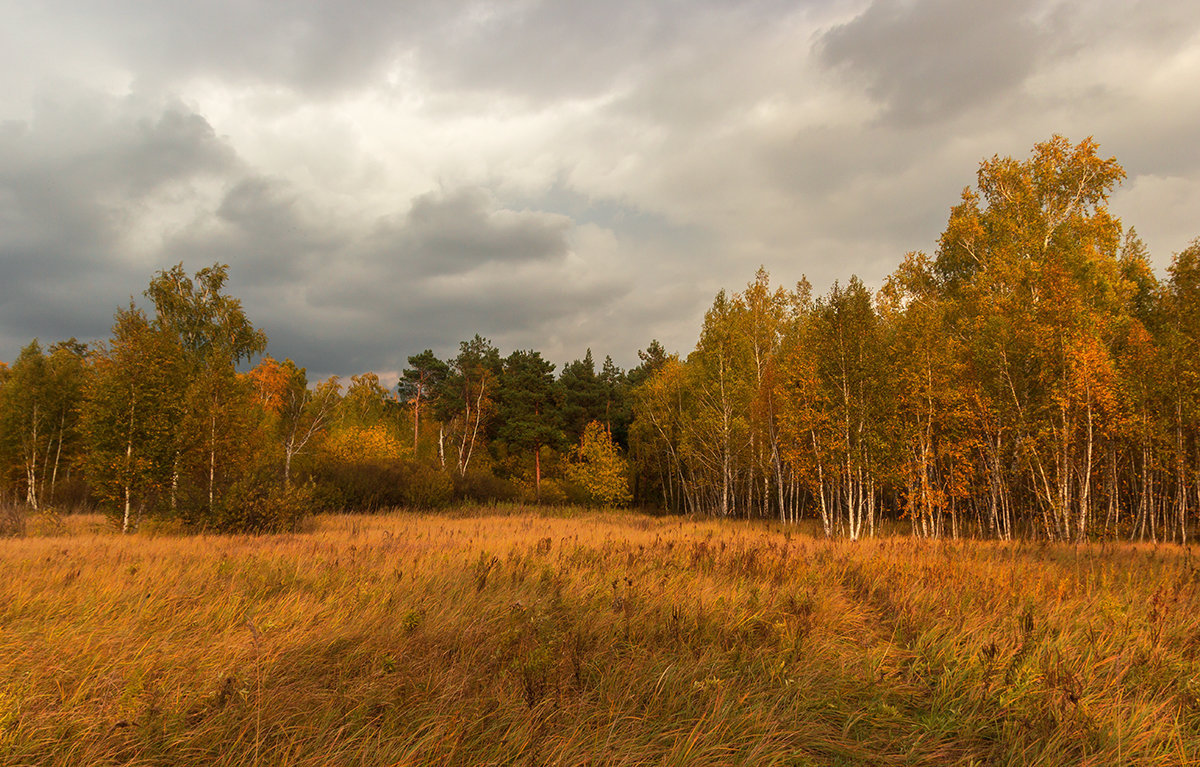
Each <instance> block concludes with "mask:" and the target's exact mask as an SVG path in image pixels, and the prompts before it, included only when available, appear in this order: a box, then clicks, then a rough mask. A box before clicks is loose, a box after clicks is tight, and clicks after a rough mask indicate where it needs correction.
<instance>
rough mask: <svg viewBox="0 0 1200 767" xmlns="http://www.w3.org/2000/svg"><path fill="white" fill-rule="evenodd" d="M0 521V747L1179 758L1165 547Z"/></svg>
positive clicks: (510, 525) (1172, 590) (1191, 650)
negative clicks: (191, 528)
mask: <svg viewBox="0 0 1200 767" xmlns="http://www.w3.org/2000/svg"><path fill="white" fill-rule="evenodd" d="M59 525H60V526H59V527H58V528H53V529H51V528H47V529H40V530H34V529H32V524H31V529H30V531H29V534H28V536H27V537H24V538H16V539H9V540H3V541H0V762H3V763H5V764H106V763H108V764H115V763H121V764H164V765H165V764H188V763H192V764H255V763H261V764H306V765H318V764H379V765H384V764H462V765H475V764H587V763H591V764H645V763H652V764H678V765H684V764H730V763H741V764H956V763H957V764H972V763H975V764H996V763H1001V764H1004V763H1011V764H1097V765H1101V764H1117V763H1138V764H1156V763H1157V764H1181V763H1189V762H1192V761H1195V760H1196V759H1197V758H1200V748H1198V747H1197V744H1198V743H1200V734H1198V727H1200V699H1198V698H1200V676H1197V670H1198V667H1197V663H1196V658H1197V653H1198V651H1200V609H1198V608H1200V597H1198V596H1197V581H1198V580H1200V575H1197V573H1196V571H1195V570H1194V569H1193V567H1192V565H1193V563H1192V561H1191V558H1190V556H1189V555H1188V553H1187V552H1186V551H1184V550H1182V549H1178V548H1168V547H1159V548H1157V549H1155V548H1152V547H1149V546H1118V547H1107V548H1102V547H1100V546H1094V547H1088V548H1083V547H1081V548H1078V549H1076V548H1072V547H1052V546H1036V545H1016V546H1009V545H1006V544H1000V543H991V542H985V543H979V542H972V543H965V542H962V543H953V542H922V541H916V540H911V539H907V538H887V539H883V540H875V541H860V542H858V543H855V544H852V543H847V542H826V541H824V540H819V539H815V538H811V537H808V536H806V535H799V534H796V533H794V532H792V533H789V532H787V531H785V530H783V529H782V528H779V527H778V526H767V525H746V524H738V523H728V522H718V521H694V520H683V519H679V518H652V517H645V516H639V515H632V514H616V513H585V512H578V511H577V512H572V513H568V514H565V515H557V516H542V515H539V514H538V513H536V512H535V511H533V510H528V509H519V508H518V509H514V508H508V509H501V510H499V511H497V512H493V510H487V511H482V510H481V511H479V512H477V513H465V512H462V513H458V514H456V515H454V516H445V515H443V516H437V515H416V514H405V513H397V514H389V515H381V516H373V517H365V516H345V517H321V518H318V519H317V520H316V521H315V522H314V524H313V526H312V529H311V531H309V532H306V533H303V534H296V535H284V536H274V537H239V536H220V537H218V536H178V535H167V534H158V535H152V534H148V533H142V534H139V535H136V536H129V537H122V536H120V535H116V534H114V533H113V532H111V531H110V528H109V527H108V526H107V525H106V524H105V523H104V521H103V520H102V519H101V518H98V517H67V518H64V521H62V522H61V523H59Z"/></svg>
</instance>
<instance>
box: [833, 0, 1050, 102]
mask: <svg viewBox="0 0 1200 767" xmlns="http://www.w3.org/2000/svg"><path fill="white" fill-rule="evenodd" d="M1032 8H1033V2H1031V0H1021V1H1020V2H1001V3H997V2H991V0H969V1H964V0H920V1H918V2H913V3H896V2H888V1H886V0H875V1H874V2H872V4H871V5H870V6H869V7H868V8H867V10H866V11H864V12H863V13H862V14H861V15H860V16H858V17H856V18H855V19H853V20H852V21H850V22H847V23H845V24H842V25H839V26H836V27H834V28H833V29H831V30H829V31H828V32H827V33H826V34H825V35H824V37H823V38H822V39H821V41H820V45H819V51H820V54H821V56H822V58H823V59H824V60H825V61H826V62H827V63H829V64H830V65H833V66H835V67H844V68H845V69H847V70H849V71H850V72H851V73H852V74H854V75H857V76H860V77H862V78H864V79H865V81H866V84H867V85H866V87H867V91H868V92H869V93H871V94H872V95H873V96H874V97H875V98H876V99H878V100H879V101H880V102H881V103H882V104H883V105H884V106H885V107H886V109H887V113H888V115H889V116H890V117H891V118H893V119H895V120H896V121H898V122H901V123H920V122H928V121H933V120H945V119H949V118H953V117H955V116H956V115H958V114H959V113H961V112H962V111H964V110H966V109H969V108H971V107H972V106H974V105H976V104H980V103H986V102H987V101H989V100H991V99H995V98H997V97H998V96H1002V95H1004V94H1006V93H1007V92H1009V91H1011V90H1012V89H1013V88H1014V87H1016V86H1018V85H1019V84H1020V83H1021V82H1023V81H1024V80H1025V78H1027V77H1028V76H1029V75H1030V74H1031V73H1033V72H1035V71H1036V70H1037V68H1038V66H1039V64H1040V63H1041V62H1042V61H1043V60H1044V57H1045V55H1046V49H1047V48H1048V47H1050V46H1051V45H1052V43H1053V42H1054V40H1055V39H1056V36H1055V30H1054V29H1052V28H1047V27H1046V26H1044V25H1042V24H1039V23H1038V22H1037V20H1035V19H1033V18H1031V17H1030V12H1031V10H1032Z"/></svg>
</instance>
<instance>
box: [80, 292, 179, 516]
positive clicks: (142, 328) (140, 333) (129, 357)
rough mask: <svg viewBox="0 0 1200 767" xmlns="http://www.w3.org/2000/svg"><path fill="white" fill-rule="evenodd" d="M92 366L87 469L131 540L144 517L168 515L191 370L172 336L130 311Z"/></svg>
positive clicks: (119, 317)
mask: <svg viewBox="0 0 1200 767" xmlns="http://www.w3.org/2000/svg"><path fill="white" fill-rule="evenodd" d="M94 366H95V371H94V374H93V375H92V377H91V379H90V381H89V383H88V386H87V390H86V393H85V397H84V407H83V419H82V431H83V434H84V440H85V443H86V445H87V457H86V462H85V469H86V473H87V477H88V481H89V483H90V484H91V486H92V489H93V492H94V493H95V494H96V495H97V496H98V498H99V499H100V500H101V502H102V503H103V504H105V505H107V506H108V507H109V508H110V509H113V510H114V511H115V512H116V513H117V514H118V515H119V518H120V520H121V529H122V530H123V531H124V532H129V531H130V530H132V529H134V528H135V527H136V526H137V523H138V521H139V519H140V518H141V516H142V515H143V514H145V513H147V512H156V511H161V510H162V509H163V503H162V501H163V498H164V496H166V495H167V494H168V492H169V491H170V489H171V487H172V485H173V480H174V475H175V468H176V466H177V455H178V445H179V442H178V435H177V430H178V428H179V425H180V422H181V419H182V417H183V414H184V412H185V410H186V408H187V403H186V400H185V396H186V395H185V392H184V386H183V381H184V376H185V374H186V371H187V363H186V361H185V358H184V353H183V350H182V349H181V348H180V345H179V343H178V339H177V338H176V337H175V336H174V334H172V333H169V332H168V331H166V330H163V329H161V328H159V327H156V326H155V325H154V324H153V323H151V322H150V321H149V320H147V318H146V315H145V314H144V313H143V312H142V311H141V310H139V309H137V308H136V307H134V306H133V305H132V304H131V305H130V307H129V308H128V309H121V310H118V311H117V314H116V318H115V321H114V324H113V330H112V339H111V340H110V341H109V342H108V343H107V344H104V345H103V346H101V347H100V348H99V349H98V350H97V352H96V354H95V356H94Z"/></svg>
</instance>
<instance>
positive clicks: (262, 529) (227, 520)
mask: <svg viewBox="0 0 1200 767" xmlns="http://www.w3.org/2000/svg"><path fill="white" fill-rule="evenodd" d="M312 509H313V486H312V485H311V484H303V485H292V486H291V487H289V488H287V489H283V488H281V487H279V486H278V485H277V484H275V483H273V482H270V481H261V480H260V481H253V480H250V481H243V482H239V483H237V484H235V485H234V486H233V487H231V488H230V489H229V491H228V492H227V493H225V500H224V502H223V503H222V504H221V506H220V508H218V509H216V510H215V512H216V518H215V519H214V520H212V522H213V524H214V526H215V527H216V528H217V529H218V530H220V531H222V532H228V533H285V532H296V531H297V530H298V529H300V526H301V525H302V524H303V522H304V521H305V519H307V518H308V516H309V514H310V513H311V512H312Z"/></svg>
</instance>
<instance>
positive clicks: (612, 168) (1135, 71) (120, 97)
mask: <svg viewBox="0 0 1200 767" xmlns="http://www.w3.org/2000/svg"><path fill="white" fill-rule="evenodd" d="M0 29H4V30H5V32H4V33H3V41H4V44H3V45H0V359H3V360H12V358H13V357H15V355H16V353H17V351H18V350H19V349H20V347H21V346H23V345H24V344H25V343H27V342H28V341H29V340H30V339H31V338H33V337H38V338H40V339H41V340H42V341H43V342H52V341H54V340H58V339H60V338H65V337H68V336H77V337H80V338H82V339H92V338H99V337H104V336H106V335H107V333H108V329H109V326H110V325H111V321H112V314H113V311H114V310H115V309H116V308H117V306H119V305H122V304H127V303H128V301H129V300H130V297H131V296H133V297H135V298H139V299H140V294H141V291H142V290H143V289H144V288H145V286H146V284H147V282H148V281H149V279H150V278H151V277H152V276H153V274H154V273H155V272H156V271H157V270H159V269H162V268H165V267H168V266H171V265H173V264H176V263H179V262H183V263H184V265H185V266H186V267H187V269H188V270H189V271H195V270H197V269H199V268H201V267H202V266H206V265H210V264H212V263H214V262H218V261H219V262H224V263H228V264H230V265H231V275H232V278H231V284H230V292H231V293H233V294H234V295H236V296H238V297H240V298H241V299H242V300H243V302H244V304H245V306H246V309H247V311H248V313H249V315H250V318H251V320H252V321H254V322H255V323H256V324H257V325H259V326H260V327H262V328H263V329H264V330H266V332H267V334H268V336H269V337H270V339H271V345H270V351H271V352H272V353H273V354H274V355H275V356H277V357H284V356H287V357H292V358H293V359H295V360H296V361H297V362H298V363H299V364H301V365H306V366H307V367H308V369H309V371H310V373H313V374H326V373H330V372H336V373H340V374H343V375H348V374H351V373H356V372H361V371H364V370H375V371H379V372H380V373H382V374H384V375H385V376H387V374H388V373H389V372H392V373H394V371H396V370H398V369H399V368H400V367H402V366H403V364H404V358H405V357H407V356H408V355H410V354H414V353H416V352H419V351H420V350H422V349H424V348H426V347H431V348H433V349H434V350H435V351H437V352H438V353H439V354H442V355H443V356H446V355H449V354H450V353H452V351H453V349H454V348H455V347H456V345H457V342H458V341H459V340H461V339H463V338H467V337H470V336H471V335H473V334H475V333H481V334H483V335H485V336H488V337H490V338H491V339H492V340H493V341H494V342H495V343H496V344H497V345H498V346H500V347H501V349H502V351H504V352H506V353H507V351H509V350H511V349H513V348H536V349H539V350H541V351H542V352H543V353H544V354H545V355H546V356H547V357H548V358H549V359H551V360H552V361H555V362H558V363H560V364H561V363H562V362H564V361H567V360H570V359H573V358H576V357H580V356H582V354H583V352H584V349H585V348H587V347H589V346H590V347H591V348H592V349H593V350H594V351H595V353H596V354H597V356H598V357H599V358H602V357H603V355H604V354H611V355H612V356H613V357H614V359H615V360H616V361H617V362H618V363H619V364H621V365H624V366H628V365H630V364H633V363H634V362H636V350H637V349H639V348H644V347H645V346H646V344H647V343H648V342H649V341H650V339H651V338H655V337H657V338H659V339H661V340H662V341H663V342H664V344H665V345H666V346H667V347H668V348H669V349H672V350H678V351H683V352H686V351H688V350H690V349H691V347H692V346H693V344H694V343H695V338H696V335H697V332H698V329H699V323H700V320H701V317H702V316H703V312H704V310H705V308H707V306H708V305H709V304H710V303H711V300H712V297H713V295H714V294H715V292H716V291H717V290H718V289H719V288H721V287H728V288H733V289H737V288H739V287H741V286H744V285H745V283H746V282H747V281H749V280H750V279H751V278H752V276H753V274H754V270H755V269H756V268H757V267H758V266H759V265H760V264H761V265H764V266H766V268H767V269H768V270H769V271H770V272H771V274H772V277H773V278H774V279H775V281H776V282H779V283H782V284H791V283H794V281H795V280H797V279H798V278H799V277H800V276H801V275H802V274H807V275H808V277H809V278H810V279H811V281H812V282H813V284H814V286H815V287H816V288H817V289H818V290H819V291H823V290H825V289H826V288H827V287H828V286H829V284H830V283H831V282H832V281H833V280H834V279H839V278H840V279H843V280H844V279H845V278H846V277H847V276H849V275H850V274H858V275H860V276H861V277H862V278H863V279H864V280H865V281H866V282H867V283H868V284H869V285H878V284H879V283H880V282H881V280H882V278H883V277H884V276H885V275H886V274H888V273H889V272H890V271H891V270H892V269H893V268H894V266H895V265H896V264H897V263H898V261H899V259H900V257H901V256H902V255H903V254H904V253H905V252H906V251H909V250H925V251H932V250H933V249H934V247H935V242H936V239H937V237H938V234H939V233H940V232H941V230H942V228H943V227H944V225H945V222H946V218H947V215H948V212H949V209H950V206H951V205H953V204H954V203H955V202H956V200H957V198H958V195H959V193H960V192H961V190H962V188H963V187H964V186H966V185H969V184H972V183H973V182H974V178H975V171H976V169H977V167H978V164H979V161H980V160H982V159H984V158H985V157H990V156H992V155H993V154H1001V155H1011V156H1014V157H1019V158H1024V157H1025V156H1027V155H1028V153H1029V151H1030V149H1031V148H1032V146H1033V145H1034V144H1035V143H1036V142H1039V141H1044V140H1046V139H1047V138H1049V137H1050V136H1051V135H1052V134H1054V133H1061V134H1063V135H1065V136H1067V137H1068V138H1070V139H1071V140H1072V141H1078V140H1079V139H1082V138H1084V137H1086V136H1089V135H1092V136H1095V138H1096V139H1097V141H1099V142H1100V146H1101V151H1102V152H1103V153H1104V154H1105V155H1106V156H1107V155H1113V156H1116V157H1117V159H1118V160H1119V161H1120V162H1121V163H1122V164H1123V165H1124V167H1125V169H1126V171H1127V172H1128V179H1127V180H1126V182H1125V184H1124V186H1123V187H1122V188H1121V189H1120V191H1119V192H1118V193H1117V194H1116V195H1115V196H1114V198H1113V200H1112V209H1113V211H1114V212H1115V213H1116V214H1117V215H1118V216H1120V217H1121V218H1122V220H1123V221H1124V222H1125V224H1126V225H1131V224H1132V225H1135V226H1136V227H1137V229H1138V231H1139V233H1140V234H1141V235H1142V237H1143V239H1144V240H1145V241H1146V242H1147V244H1148V246H1149V248H1150V251H1151V254H1152V257H1153V260H1154V262H1155V265H1156V267H1157V268H1158V269H1159V270H1160V271H1161V269H1162V268H1163V267H1165V266H1166V264H1168V263H1169V262H1170V259H1171V256H1172V254H1173V253H1174V252H1176V251H1179V250H1182V249H1183V248H1184V247H1186V246H1187V244H1188V242H1189V241H1190V240H1191V239H1192V238H1193V237H1196V236H1200V215H1198V214H1200V98H1198V97H1197V93H1200V3H1197V2H1195V0H1143V1H1142V2H1134V1H1133V0H1086V1H1084V0H1078V1H1077V2H1069V1H1068V2H1048V1H1044V0H1012V1H1011V2H1008V1H1006V2H996V1H995V0H904V1H901V0H890V1H884V0H876V1H875V2H870V1H866V2H864V1H863V0H856V1H848V2H842V1H841V0H813V1H812V2H806V1H800V2H779V1H776V0H750V1H743V2H736V3H735V2H713V1H710V0H692V1H691V2H679V1H678V0H671V1H663V2H647V1H646V0H603V2H601V1H600V0H580V1H578V2H575V1H571V0H541V1H539V0H505V1H503V2H475V1H472V0H406V2H395V0H388V1H387V2H378V1H377V0H357V1H356V2H353V3H334V2H321V1H320V0H292V1H290V2H286V3H284V2H278V1H277V0H275V1H273V2H266V1H265V0H210V1H209V2H204V3H197V2H192V1H189V2H175V1H171V0H154V1H153V2H147V1H146V0H89V1H88V2H72V1H71V0H41V1H40V2H37V3H27V2H23V1H22V0H0Z"/></svg>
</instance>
